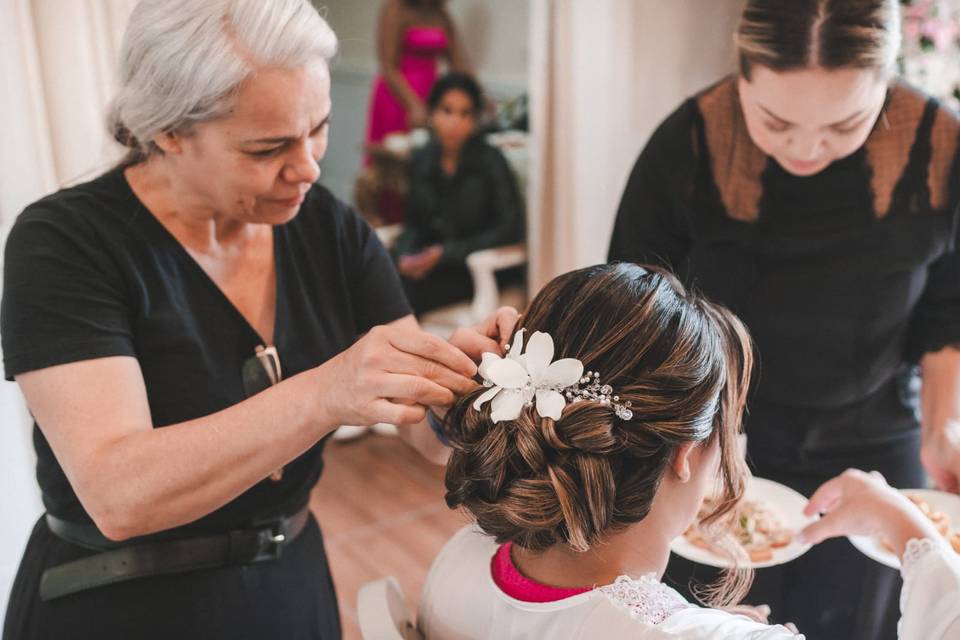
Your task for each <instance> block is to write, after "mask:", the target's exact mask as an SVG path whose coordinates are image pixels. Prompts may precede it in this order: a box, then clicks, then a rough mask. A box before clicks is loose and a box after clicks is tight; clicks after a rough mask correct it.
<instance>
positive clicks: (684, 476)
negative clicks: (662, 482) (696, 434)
mask: <svg viewBox="0 0 960 640" xmlns="http://www.w3.org/2000/svg"><path fill="white" fill-rule="evenodd" d="M695 446H697V443H696V442H685V443H684V444H682V445H680V446H679V447H677V451H676V453H674V454H673V460H672V461H671V462H670V468H671V469H673V473H674V475H676V476H677V480H679V481H680V482H689V481H690V476H691V475H692V474H691V471H690V462H691V460H690V456H691V455H692V454H693V448H694V447H695Z"/></svg>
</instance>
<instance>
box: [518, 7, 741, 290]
mask: <svg viewBox="0 0 960 640" xmlns="http://www.w3.org/2000/svg"><path fill="white" fill-rule="evenodd" d="M742 1H743V0H670V1H669V2H663V1H658V0H534V2H533V7H534V9H533V17H532V27H533V28H532V31H531V40H532V42H533V43H534V44H533V46H532V58H531V69H530V77H531V81H530V82H531V107H532V125H531V126H532V130H533V141H534V145H533V146H534V151H533V154H534V155H533V157H534V167H533V177H532V181H531V192H530V193H531V201H530V206H529V211H530V226H531V233H530V234H529V238H530V249H531V281H532V285H533V286H534V287H537V286H540V285H542V284H543V283H545V282H546V281H548V280H549V279H551V278H552V277H554V276H556V275H558V274H559V273H563V272H565V271H569V270H571V269H575V268H578V267H582V266H587V265H590V264H596V263H599V262H603V261H604V260H605V258H606V251H607V247H608V245H609V241H610V233H611V230H612V228H613V221H614V218H615V215H616V210H617V206H618V204H619V201H620V197H621V194H622V192H623V187H624V185H625V183H626V179H627V176H628V175H629V172H630V169H631V168H632V166H633V163H634V162H635V160H636V158H637V156H638V154H639V152H640V150H641V149H642V147H643V145H644V143H645V142H646V141H647V139H648V138H649V136H650V134H651V133H652V132H653V130H654V129H655V128H656V126H657V125H658V124H659V123H660V122H661V121H662V120H663V119H664V118H665V117H666V116H667V115H668V114H669V113H671V112H672V111H673V110H674V109H676V108H677V107H678V106H679V105H680V104H681V102H682V101H683V100H684V99H685V98H687V97H688V96H690V95H692V94H693V93H695V92H696V91H697V90H699V89H701V88H703V87H705V86H707V85H708V84H710V83H712V82H714V81H716V80H718V79H720V78H721V77H722V76H724V75H725V74H726V73H728V72H729V71H731V70H732V69H733V67H734V56H733V46H732V34H733V30H734V27H735V24H736V21H737V18H738V16H739V12H740V9H741V7H742Z"/></svg>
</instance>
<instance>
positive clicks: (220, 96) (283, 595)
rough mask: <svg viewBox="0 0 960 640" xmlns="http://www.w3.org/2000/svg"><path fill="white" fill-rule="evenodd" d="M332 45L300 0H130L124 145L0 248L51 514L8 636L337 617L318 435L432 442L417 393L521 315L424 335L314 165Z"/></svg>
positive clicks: (179, 634) (258, 628) (440, 391)
mask: <svg viewBox="0 0 960 640" xmlns="http://www.w3.org/2000/svg"><path fill="white" fill-rule="evenodd" d="M336 45H337V42H336V37H335V35H334V34H333V32H332V31H331V29H330V27H329V26H328V25H327V23H326V22H325V21H324V20H323V19H322V18H321V17H320V16H319V15H318V14H317V11H316V10H315V9H314V8H313V7H312V6H311V5H310V4H309V3H308V2H307V0H142V1H141V2H140V3H139V4H138V5H137V6H136V8H135V9H134V11H133V14H132V16H131V18H130V22H129V25H128V27H127V31H126V35H125V38H124V44H123V48H122V61H121V79H120V89H119V93H118V95H117V97H116V100H115V102H114V105H113V108H112V112H111V127H112V129H113V132H114V134H115V137H116V138H117V139H118V140H120V141H121V142H122V143H124V144H125V145H126V146H127V147H129V149H130V152H129V154H128V156H127V158H126V159H125V160H124V161H123V162H122V163H121V164H120V165H119V166H117V167H116V168H114V169H113V170H111V171H108V172H107V173H105V174H103V175H101V176H99V177H97V178H95V179H93V180H92V181H90V182H87V183H85V184H80V185H78V186H74V187H71V188H68V189H64V190H61V191H59V192H57V193H55V194H53V195H50V196H48V197H46V198H44V199H42V200H40V201H39V202H36V203H34V204H32V205H30V206H29V207H28V208H27V209H26V210H25V211H24V212H23V213H22V214H21V215H20V217H19V218H18V220H17V222H16V224H15V225H14V228H13V230H12V231H11V233H10V237H9V241H8V244H7V249H6V265H5V269H4V294H3V304H2V338H3V352H4V366H5V371H6V377H7V379H15V380H16V381H17V383H18V384H19V385H20V387H21V389H22V391H23V393H24V396H25V397H26V400H27V403H28V405H29V408H30V410H31V413H32V414H33V416H34V418H35V420H36V425H35V428H34V442H35V447H36V451H37V458H38V462H37V478H38V481H39V484H40V488H41V491H42V493H43V500H44V504H45V506H46V510H47V513H46V514H45V515H44V517H42V518H41V519H40V520H39V521H38V522H37V525H36V527H35V528H34V530H33V532H32V534H31V537H30V540H29V542H28V544H27V548H26V551H25V553H24V558H23V561H22V563H21V566H20V571H19V573H18V575H17V578H16V582H15V584H14V587H13V592H12V595H11V599H10V604H9V609H8V612H7V617H6V622H5V626H4V634H3V637H4V638H5V639H13V638H17V639H18V640H23V639H27V638H54V637H55V638H67V637H69V638H82V637H96V638H100V639H106V638H187V637H190V638H193V637H196V638H232V639H233V638H250V637H257V638H260V637H272V638H285V639H291V638H336V637H339V635H340V625H339V618H338V613H337V604H336V596H335V593H334V587H333V583H332V580H331V577H330V572H329V569H328V566H327V562H326V557H325V553H324V547H323V542H322V539H321V535H320V530H319V528H318V525H317V523H316V522H315V521H314V519H313V518H312V516H311V515H310V512H309V511H308V509H307V503H308V496H309V492H310V489H311V488H312V487H313V485H314V484H315V483H316V481H317V479H318V478H319V476H320V472H321V469H322V466H323V462H322V456H321V454H322V450H323V444H324V438H325V436H326V435H328V434H329V433H331V432H332V431H333V430H334V429H335V428H336V427H337V426H338V425H340V424H371V423H375V422H381V421H383V422H392V423H396V424H399V425H407V426H408V427H410V428H411V429H412V430H411V431H410V435H411V437H412V439H413V440H419V442H420V443H421V444H423V445H424V446H427V445H429V444H430V440H431V439H432V438H433V436H432V433H431V432H430V430H429V429H428V428H426V427H425V426H424V425H422V424H421V422H422V421H423V420H424V418H425V412H426V410H427V407H430V406H442V405H446V404H449V403H450V402H452V401H453V399H454V395H455V394H458V393H463V392H465V391H467V390H469V389H471V388H472V387H473V384H474V383H473V382H472V380H471V378H472V376H473V375H474V374H475V372H476V368H475V365H474V361H473V360H472V359H471V357H474V358H475V357H476V356H477V355H478V353H479V352H480V351H482V350H491V349H497V348H498V347H499V345H498V344H497V343H496V342H495V341H494V340H493V339H492V337H493V336H496V335H498V322H499V323H504V326H501V327H500V328H501V329H502V330H504V329H505V330H509V326H512V322H513V320H514V319H515V317H514V316H513V315H511V313H510V312H509V311H506V312H502V313H500V314H498V315H497V316H495V317H494V318H492V319H491V321H490V322H489V323H488V325H487V328H486V329H482V330H480V331H474V332H470V331H466V332H460V333H459V334H458V335H457V336H455V338H454V339H452V340H451V342H453V343H454V344H450V343H448V342H445V341H443V340H440V339H437V338H434V337H432V336H429V335H427V334H426V333H423V332H422V331H420V329H419V328H418V326H417V324H416V321H415V320H414V319H413V317H412V316H411V315H410V309H409V307H408V306H407V303H406V301H405V299H404V297H403V293H402V289H401V286H400V282H399V280H398V278H397V276H396V274H395V272H394V270H393V267H392V265H391V261H390V258H389V256H388V255H387V253H386V252H385V251H384V249H383V247H382V246H381V244H380V243H379V242H378V241H377V238H376V236H375V234H373V233H372V232H371V230H370V229H369V228H368V227H367V226H366V225H365V224H364V223H363V222H362V221H361V220H360V218H358V217H357V215H356V214H355V213H354V212H353V211H352V210H351V209H349V208H348V207H347V206H345V205H344V204H342V203H340V202H338V201H337V200H336V199H335V198H334V197H333V196H332V195H331V194H330V193H329V192H328V191H327V190H325V189H324V188H322V187H320V186H318V185H317V184H315V183H316V180H317V178H318V177H319V173H320V170H319V167H318V162H319V161H320V159H321V158H322V157H323V155H324V153H325V151H326V146H327V129H328V126H329V118H330V97H329V88H330V76H329V71H328V66H327V61H328V60H329V59H330V57H331V56H332V55H333V54H334V52H335V50H336ZM507 325H509V326H507ZM434 441H435V439H434ZM371 472H373V473H375V472H376V470H375V469H373V470H371Z"/></svg>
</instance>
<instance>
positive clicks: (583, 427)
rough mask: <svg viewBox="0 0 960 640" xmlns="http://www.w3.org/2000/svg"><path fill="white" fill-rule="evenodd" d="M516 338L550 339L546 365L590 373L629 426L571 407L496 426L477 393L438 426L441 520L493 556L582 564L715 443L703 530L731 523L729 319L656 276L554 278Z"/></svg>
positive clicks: (737, 342) (743, 376)
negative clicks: (443, 455) (457, 516)
mask: <svg viewBox="0 0 960 640" xmlns="http://www.w3.org/2000/svg"><path fill="white" fill-rule="evenodd" d="M521 328H523V329H526V331H527V335H530V334H532V332H534V331H544V332H547V333H549V334H550V335H551V336H552V337H553V340H554V345H555V349H556V353H555V354H554V358H555V359H559V358H577V359H579V360H580V361H582V362H583V365H584V368H585V370H587V371H597V372H599V373H600V379H601V381H602V382H603V383H604V384H609V385H611V386H612V387H613V389H614V391H615V393H616V394H617V395H618V396H619V401H620V402H622V403H625V402H627V401H629V402H631V403H632V406H631V410H632V412H633V417H632V418H631V419H630V420H628V421H624V420H622V419H620V418H619V417H617V415H616V414H615V412H614V409H613V407H611V406H610V405H604V404H601V403H599V402H592V401H577V402H571V403H568V404H567V406H566V407H565V408H564V410H563V414H562V416H561V418H560V420H557V421H554V420H552V419H550V418H542V417H540V416H539V414H538V413H537V412H536V410H535V409H534V408H533V407H525V408H524V409H523V410H522V413H521V415H520V417H519V418H518V419H516V420H513V421H501V422H498V423H493V422H492V421H491V420H490V404H489V403H488V404H485V405H484V406H483V407H482V409H481V410H480V411H477V410H475V409H474V408H473V407H472V404H473V402H474V400H475V399H476V398H477V397H478V396H479V395H480V393H482V391H483V390H482V389H480V390H477V391H475V392H474V393H471V394H469V395H468V396H466V397H463V398H461V399H460V400H459V401H458V402H457V404H456V405H455V406H454V407H453V408H452V410H451V411H450V412H449V413H448V414H447V419H446V421H445V429H446V432H447V437H448V438H449V440H450V442H451V445H452V447H453V453H452V456H451V458H450V462H449V464H448V466H447V474H446V488H447V493H446V500H447V504H448V505H449V506H450V507H451V508H454V507H463V508H465V509H466V510H467V511H468V512H469V513H470V514H472V515H473V516H474V517H475V518H476V521H477V523H478V524H479V526H480V527H481V528H482V529H483V530H484V531H485V532H486V533H487V534H489V535H491V536H493V537H494V538H496V540H497V541H498V542H500V543H503V542H506V541H512V542H514V543H515V544H517V545H520V546H521V547H523V548H525V549H528V550H531V551H534V552H536V551H542V550H545V549H547V548H549V547H551V546H553V545H558V544H564V545H568V546H570V547H571V548H573V549H576V550H580V551H585V550H588V549H590V548H592V547H594V546H596V545H597V544H598V543H599V542H600V541H602V540H603V538H604V536H606V535H608V534H611V533H613V532H617V531H620V530H623V529H624V528H626V527H628V526H629V525H631V524H633V523H636V522H639V521H640V520H642V519H643V518H644V517H646V515H647V514H648V513H649V511H650V508H651V506H652V504H653V499H654V495H655V494H656V492H657V488H658V486H659V484H660V481H661V479H662V478H663V475H664V473H665V471H666V469H667V468H668V465H669V464H670V461H671V459H672V458H673V455H674V453H675V452H676V450H677V448H678V447H679V446H680V445H682V444H685V443H690V442H699V443H704V444H710V443H713V442H715V441H719V446H720V449H721V463H720V471H719V478H718V488H719V495H720V496H721V498H722V499H721V501H720V503H719V505H718V507H717V508H716V510H715V511H714V512H713V513H712V514H710V515H709V517H708V519H707V520H708V522H716V521H718V520H719V519H721V518H722V517H723V516H725V515H727V514H729V513H730V512H731V510H732V509H733V506H734V505H735V503H736V502H737V501H738V500H739V499H740V498H741V496H742V495H743V490H744V482H745V479H746V476H747V470H746V467H745V463H744V460H743V454H742V452H741V451H740V448H739V444H738V440H737V434H738V432H739V430H740V424H741V417H742V414H743V409H744V405H745V403H746V394H747V390H748V386H749V380H750V372H751V368H752V352H751V345H750V338H749V336H748V334H747V331H746V329H745V327H744V326H743V324H742V323H741V322H740V321H739V320H738V319H737V318H736V316H734V315H733V314H732V313H731V312H729V311H727V310H726V309H724V308H723V307H720V306H718V305H715V304H712V303H710V302H708V301H706V300H705V299H703V298H702V297H700V296H698V295H696V294H693V293H689V292H687V291H686V290H685V289H684V288H683V286H682V285H681V284H680V282H679V281H678V280H677V279H676V278H675V277H674V276H672V275H671V274H670V273H668V272H667V271H665V270H662V269H660V268H657V267H649V266H639V265H634V264H627V263H618V264H610V265H599V266H594V267H589V268H585V269H580V270H577V271H573V272H570V273H567V274H564V275H562V276H559V277H558V278H555V279H554V280H553V281H551V282H550V283H549V284H547V285H546V287H544V288H543V290H542V291H541V292H540V293H539V294H538V295H537V296H536V298H535V299H534V300H533V302H532V303H531V304H530V307H529V308H528V310H527V312H526V314H525V315H524V316H523V318H522V321H521V323H520V325H519V326H518V327H517V329H521ZM749 582H750V574H749V572H746V571H742V570H741V571H735V572H730V573H728V574H727V576H726V578H725V580H724V582H723V583H722V584H721V585H720V586H719V587H718V588H717V590H716V591H715V592H714V593H713V597H711V601H712V602H713V604H727V603H730V602H735V601H738V600H739V599H740V598H742V597H743V595H744V594H745V592H746V589H747V588H748V587H749Z"/></svg>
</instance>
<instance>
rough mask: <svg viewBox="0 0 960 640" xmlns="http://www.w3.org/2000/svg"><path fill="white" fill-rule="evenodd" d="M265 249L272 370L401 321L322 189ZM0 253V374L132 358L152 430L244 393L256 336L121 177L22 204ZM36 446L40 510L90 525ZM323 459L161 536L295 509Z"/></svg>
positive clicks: (377, 265) (355, 222)
mask: <svg viewBox="0 0 960 640" xmlns="http://www.w3.org/2000/svg"><path fill="white" fill-rule="evenodd" d="M273 241H274V254H275V261H276V272H277V276H276V277H277V296H276V298H277V302H276V304H277V308H276V327H275V333H274V336H273V337H272V343H273V345H274V346H276V348H277V352H278V353H279V357H280V362H281V367H282V370H283V375H284V377H287V378H289V377H291V376H293V375H296V374H297V373H300V372H302V371H305V370H307V369H309V368H312V367H315V366H317V365H319V364H322V363H323V362H324V361H326V360H328V359H329V358H331V357H333V356H335V355H337V354H338V353H340V352H341V351H343V350H344V349H346V348H347V347H349V346H350V345H351V344H352V343H353V342H354V341H355V340H356V339H357V337H358V336H359V335H360V334H361V333H363V332H365V331H367V330H368V329H370V328H371V327H373V326H374V325H378V324H383V323H386V322H390V321H392V320H396V319H397V318H400V317H402V316H405V315H407V314H409V313H410V308H409V306H408V305H407V302H406V299H405V298H404V294H403V289H402V288H401V286H400V281H399V278H398V277H397V274H396V271H395V270H394V268H393V265H392V263H391V260H390V256H389V254H387V252H386V250H385V249H384V248H383V246H382V245H381V244H380V242H379V240H378V239H377V236H376V234H375V233H374V232H373V231H372V230H371V229H370V228H369V227H368V226H367V225H366V223H364V222H363V221H362V220H361V219H360V217H359V216H358V215H357V214H356V213H355V212H354V211H353V210H351V209H350V208H349V207H348V206H347V205H345V204H343V203H342V202H340V201H338V200H337V199H336V198H334V197H333V195H332V194H331V193H330V192H329V191H327V190H326V189H324V188H323V187H321V186H319V185H314V186H313V187H312V188H311V189H310V191H309V192H308V193H307V196H306V198H305V200H304V202H303V204H302V205H301V208H300V212H299V213H298V214H297V216H296V217H295V218H294V219H293V220H292V221H290V222H288V223H286V224H284V225H279V226H276V227H274V228H273ZM5 260H6V261H5V265H4V273H3V276H4V283H3V303H2V310H0V329H2V337H3V356H4V366H5V369H6V377H7V379H8V380H10V379H13V377H14V376H16V375H17V374H20V373H24V372H27V371H33V370H36V369H42V368H44V367H49V366H53V365H57V364H65V363H68V362H76V361H80V360H89V359H93V358H102V357H107V356H130V357H134V358H136V359H137V361H138V364H139V366H140V369H141V371H142V372H143V378H144V383H145V385H146V392H147V399H148V401H149V404H150V414H151V417H152V419H153V424H154V426H155V427H163V426H166V425H171V424H176V423H179V422H184V421H187V420H192V419H195V418H200V417H203V416H207V415H210V414H212V413H215V412H217V411H220V410H222V409H224V408H226V407H229V406H231V405H233V404H236V403H238V402H240V401H242V400H244V399H245V397H246V391H245V389H244V385H243V376H242V369H243V365H244V362H245V361H247V360H248V359H250V358H251V357H253V355H254V352H255V349H256V347H257V346H258V345H261V344H263V342H264V338H262V337H260V336H259V335H258V334H257V332H256V331H255V330H254V329H253V328H252V327H251V326H250V324H249V323H248V322H247V321H246V320H245V319H244V317H243V315H241V314H240V312H239V311H238V310H237V309H236V307H234V306H233V304H232V303H231V302H230V301H229V299H228V298H227V297H226V296H224V295H223V293H222V292H221V290H220V289H219V288H218V287H217V286H216V284H215V283H214V282H213V280H211V279H210V278H209V276H207V274H206V272H204V271H203V269H201V267H200V266H199V265H198V264H197V263H196V262H195V261H194V260H193V258H192V257H191V256H190V254H189V253H187V251H186V249H184V247H183V246H182V245H181V244H180V243H179V242H177V240H176V239H175V238H174V237H173V236H172V235H170V233H169V232H168V231H167V230H166V228H165V227H164V226H163V225H162V224H160V222H159V221H158V220H157V219H156V218H155V217H154V216H153V215H152V214H151V213H150V212H149V211H148V210H147V209H146V208H145V207H144V206H143V205H142V204H141V203H140V201H139V200H138V199H137V198H136V196H135V195H134V194H133V192H132V191H131V189H130V187H129V185H128V184H127V181H126V179H125V178H124V176H123V173H122V171H120V170H114V171H110V172H108V173H106V174H104V175H102V176H100V177H98V178H96V179H94V180H92V181H90V182H87V183H85V184H81V185H77V186H75V187H71V188H69V189H64V190H62V191H59V192H57V193H55V194H53V195H51V196H48V197H46V198H44V199H42V200H40V201H38V202H36V203H34V204H32V205H30V206H29V207H27V209H26V210H25V211H24V212H23V213H22V214H21V215H20V216H19V218H18V219H17V221H16V223H15V224H14V226H13V229H12V231H11V232H10V236H9V239H8V242H7V247H6V254H5ZM324 392H329V390H327V391H325V390H323V389H318V390H317V393H324ZM264 428H269V425H264ZM34 445H35V447H36V451H37V479H38V481H39V483H40V489H41V491H42V494H43V501H44V505H45V506H46V508H47V510H48V511H49V512H50V513H53V514H54V515H56V516H59V517H60V518H63V519H66V520H71V521H75V522H89V521H90V518H89V516H88V514H87V513H86V512H85V511H84V509H83V507H82V505H81V504H80V502H79V500H78V499H77V496H76V494H75V493H74V491H73V489H72V488H71V487H70V484H69V482H68V480H67V478H66V476H65V475H64V472H63V469H62V468H61V466H60V464H59V463H58V462H57V460H56V457H55V456H54V454H53V452H52V450H51V449H50V446H49V444H48V443H47V441H46V439H45V438H44V436H43V433H42V432H41V431H40V429H38V428H37V427H36V426H35V427H34ZM322 450H323V442H320V443H319V444H317V445H316V446H314V447H313V448H312V449H310V450H309V451H307V452H306V453H304V454H303V455H301V456H300V457H298V458H296V459H295V460H293V461H292V462H290V463H289V464H288V465H286V467H285V468H284V473H283V478H282V480H280V481H279V482H274V481H272V480H269V479H265V480H264V481H262V482H260V483H258V484H256V485H254V486H253V487H251V488H250V489H248V490H247V491H246V492H244V493H243V494H241V495H240V496H238V497H237V498H236V499H234V500H232V501H230V502H229V503H227V504H226V505H224V506H223V507H221V508H219V509H217V510H216V511H214V512H213V513H211V514H209V515H207V516H205V517H203V518H201V519H200V520H198V521H196V522H193V523H191V524H188V525H185V526H183V527H178V528H177V529H174V530H171V531H169V532H164V534H163V535H170V536H177V535H182V534H184V533H187V532H190V533H200V532H221V531H226V530H229V529H233V528H237V527H240V526H245V525H247V524H249V523H250V522H251V521H253V520H257V519H262V518H266V517H270V516H275V515H277V514H286V515H289V514H292V513H294V512H295V511H296V510H297V509H299V508H300V507H301V506H303V505H305V504H306V503H307V500H308V497H309V492H310V490H311V489H312V488H313V486H314V484H316V481H317V478H318V477H319V475H320V472H321V469H322V467H323V461H322V456H321V453H322Z"/></svg>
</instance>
